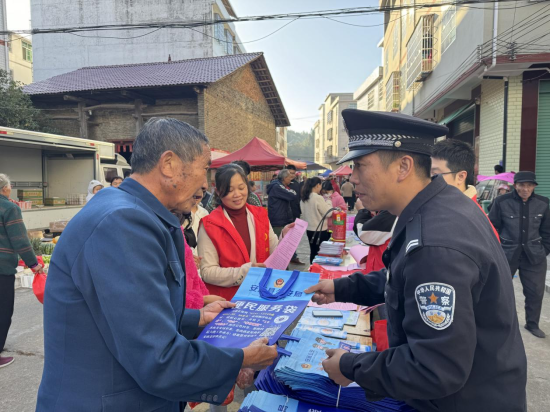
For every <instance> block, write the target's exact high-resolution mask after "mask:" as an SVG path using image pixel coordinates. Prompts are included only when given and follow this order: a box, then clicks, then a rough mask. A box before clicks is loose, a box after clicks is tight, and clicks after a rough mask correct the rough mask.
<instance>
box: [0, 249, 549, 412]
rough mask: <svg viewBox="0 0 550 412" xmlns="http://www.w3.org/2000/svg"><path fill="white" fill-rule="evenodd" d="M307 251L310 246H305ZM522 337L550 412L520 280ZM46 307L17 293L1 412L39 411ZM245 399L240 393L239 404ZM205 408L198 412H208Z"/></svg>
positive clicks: (534, 382)
mask: <svg viewBox="0 0 550 412" xmlns="http://www.w3.org/2000/svg"><path fill="white" fill-rule="evenodd" d="M305 247H307V244H306V245H305ZM305 247H301V248H300V254H299V255H300V259H301V260H302V261H306V260H307V257H306V253H305V252H306V250H305ZM514 288H515V292H516V298H517V302H516V303H517V310H518V316H519V319H520V325H521V334H522V336H523V341H524V344H525V347H526V350H527V358H528V361H529V378H528V383H527V401H528V405H529V408H528V410H529V412H550V338H547V339H537V338H535V337H534V336H532V335H531V334H530V333H529V332H527V331H526V330H525V329H524V328H523V324H524V311H523V294H522V292H521V285H520V282H519V279H518V278H516V279H514ZM540 326H541V328H542V329H543V330H544V331H546V332H547V333H549V334H550V294H546V295H545V301H544V306H543V312H542V317H541V324H540ZM43 342H44V341H43V328H42V305H41V304H40V303H39V302H38V300H36V298H35V296H34V295H33V293H32V290H30V289H17V290H16V291H15V314H14V317H13V323H12V327H11V329H10V333H9V336H8V341H7V344H6V350H5V351H4V352H3V353H2V355H4V356H15V357H16V361H15V363H13V364H12V365H10V366H8V367H6V368H2V369H0V411H2V412H31V411H34V409H35V403H36V393H37V390H38V385H39V384H40V378H41V376H42V367H43V363H44V348H43ZM241 399H242V391H237V393H236V400H237V401H240V400H241ZM228 409H229V412H235V411H237V409H238V402H234V403H233V404H231V405H230V406H229V408H228ZM207 410H208V407H207V406H206V405H201V406H200V407H198V408H196V409H195V411H199V412H204V411H207Z"/></svg>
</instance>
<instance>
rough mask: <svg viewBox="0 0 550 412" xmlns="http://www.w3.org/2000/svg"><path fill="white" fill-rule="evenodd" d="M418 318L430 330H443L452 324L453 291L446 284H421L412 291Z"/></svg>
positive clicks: (453, 308)
mask: <svg viewBox="0 0 550 412" xmlns="http://www.w3.org/2000/svg"><path fill="white" fill-rule="evenodd" d="M414 295H415V298H416V303H417V304H418V310H419V311H420V317H421V318H422V320H423V321H424V323H425V324H426V325H428V326H430V327H431V328H434V329H437V330H443V329H446V328H448V327H449V325H450V324H451V323H453V317H454V310H455V297H456V295H455V289H454V288H453V287H452V286H451V285H448V284H446V283H437V282H430V283H423V284H421V285H418V286H417V287H416V290H415V291H414Z"/></svg>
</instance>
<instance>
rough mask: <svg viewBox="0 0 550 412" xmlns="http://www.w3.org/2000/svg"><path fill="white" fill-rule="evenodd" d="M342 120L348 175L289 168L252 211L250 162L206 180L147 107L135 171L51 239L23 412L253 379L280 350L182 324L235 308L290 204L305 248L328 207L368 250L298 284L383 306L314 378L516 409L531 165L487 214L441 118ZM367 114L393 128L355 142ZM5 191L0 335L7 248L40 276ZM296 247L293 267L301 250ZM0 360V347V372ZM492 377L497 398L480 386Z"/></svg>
mask: <svg viewBox="0 0 550 412" xmlns="http://www.w3.org/2000/svg"><path fill="white" fill-rule="evenodd" d="M343 117H344V120H345V121H346V126H347V129H348V131H349V133H350V142H352V143H350V152H349V154H348V155H346V156H345V157H344V159H342V162H346V161H353V162H354V168H353V174H352V175H351V176H350V178H348V179H345V180H344V182H343V184H342V186H340V185H339V184H338V182H337V181H336V179H335V178H334V177H332V176H330V177H328V178H326V179H323V178H321V177H319V176H315V177H310V178H307V179H301V176H300V175H299V174H298V172H297V170H296V168H295V167H294V166H292V165H289V166H287V167H286V168H284V169H283V170H281V171H279V172H278V173H277V174H274V175H273V179H272V181H271V182H270V183H269V185H268V186H267V189H266V192H267V196H268V199H267V208H265V207H264V205H263V202H262V199H261V198H260V197H259V196H257V194H256V190H255V185H254V182H252V181H250V180H249V175H250V173H251V168H250V165H248V163H246V162H244V161H237V162H233V163H230V164H227V165H224V166H222V167H220V168H219V169H217V170H216V173H215V177H214V191H213V192H212V193H210V192H209V191H208V184H207V179H206V176H207V174H206V172H207V169H208V166H209V161H210V149H209V146H208V139H207V138H206V136H205V135H204V134H203V133H202V132H200V131H199V130H197V129H195V128H193V127H192V126H190V125H188V124H186V123H183V122H180V121H177V120H174V119H152V120H150V121H149V122H147V124H145V126H144V127H143V129H142V131H141V132H140V133H139V135H138V136H137V138H136V140H135V142H134V149H133V150H134V151H133V157H132V175H131V176H130V178H127V179H122V178H119V177H116V178H114V179H112V181H111V188H106V189H104V187H103V184H102V183H101V182H99V181H95V180H93V181H91V182H90V184H89V187H88V197H87V201H88V204H87V206H86V207H85V208H83V210H82V211H81V212H80V213H79V214H78V215H77V216H76V217H75V218H73V219H72V220H71V222H70V224H69V226H68V227H67V229H66V230H65V232H64V233H63V235H62V240H61V241H60V243H59V245H58V246H57V247H56V254H55V259H54V260H52V262H51V265H50V270H49V275H48V282H47V287H46V294H45V306H44V330H45V340H44V346H45V365H44V373H43V377H42V383H41V385H40V389H39V393H38V405H37V411H54V410H58V409H56V407H57V406H56V405H62V407H61V409H59V410H78V409H79V405H83V404H84V405H88V406H89V408H90V410H97V411H99V410H119V409H120V408H122V409H120V410H126V409H124V408H127V407H128V405H139V406H140V407H141V406H143V405H146V407H147V408H149V409H150V410H152V409H155V410H162V411H176V410H180V407H181V405H182V403H183V402H184V401H195V402H208V403H211V404H213V405H212V406H211V410H212V411H223V410H225V409H224V407H223V406H214V405H219V404H221V403H223V401H224V399H225V397H226V396H227V394H228V393H229V391H230V390H231V388H232V387H233V385H234V384H235V382H237V384H238V385H239V386H240V387H243V388H245V387H248V386H250V384H251V381H250V376H251V374H252V376H253V373H252V371H258V370H260V369H262V368H265V367H266V366H268V365H270V364H271V363H272V362H273V361H274V360H275V358H276V357H277V351H276V348H275V347H274V346H267V345H266V343H267V340H266V339H260V340H258V341H256V342H255V343H253V344H252V345H250V346H249V347H247V348H244V349H234V348H216V347H213V346H211V345H208V344H206V343H204V342H201V341H196V340H193V337H195V336H196V335H197V332H198V331H199V330H200V327H203V326H205V325H206V324H208V323H209V322H210V321H211V320H212V319H213V318H214V317H215V316H216V315H217V314H218V313H219V312H220V311H221V310H223V309H225V308H231V307H233V306H234V304H233V303H231V302H230V300H231V298H232V297H233V296H234V295H235V293H236V291H237V289H238V288H239V286H240V285H241V283H242V282H243V280H244V278H245V277H246V275H247V272H248V271H249V269H250V268H251V267H265V261H266V259H267V258H268V257H269V256H270V254H271V253H273V251H274V250H275V248H276V247H277V245H278V243H279V242H280V241H281V239H282V238H284V237H285V235H286V234H287V233H288V231H289V230H290V229H291V228H292V227H293V225H294V222H295V220H296V219H297V218H301V219H303V220H305V221H306V222H307V224H308V226H307V238H308V241H309V245H310V256H309V259H310V262H311V261H312V260H313V259H314V257H315V256H316V255H317V253H318V251H319V245H320V243H321V242H323V241H326V240H329V239H330V230H331V222H330V218H328V219H327V216H329V214H330V213H331V211H333V210H347V211H353V210H356V211H357V216H356V218H355V225H354V231H355V232H356V234H357V235H358V236H359V238H360V239H361V240H362V241H363V242H364V243H365V244H367V245H369V246H370V250H369V255H368V258H367V268H368V271H372V272H371V273H370V274H369V275H366V276H365V275H363V274H354V275H352V276H350V277H348V278H344V279H340V280H336V281H332V280H331V281H322V282H321V283H319V284H318V285H316V286H314V287H312V288H310V290H308V291H307V292H308V293H315V295H314V298H313V299H314V301H316V302H318V303H321V304H322V303H330V302H334V301H342V302H354V303H358V304H363V305H369V306H372V305H376V304H379V303H384V302H386V303H387V305H386V311H387V312H388V322H389V323H390V325H391V327H390V328H389V330H388V334H389V338H390V346H391V348H390V349H389V350H387V351H384V352H379V353H378V352H377V353H371V354H368V355H367V356H364V355H357V354H351V353H345V352H344V351H340V350H337V351H332V352H331V353H330V355H329V358H328V359H327V360H326V361H324V363H323V366H324V368H325V370H326V371H327V373H328V374H329V376H330V377H331V378H332V379H333V380H334V381H335V382H336V383H339V384H342V385H347V384H349V383H350V382H351V381H355V382H357V383H358V384H359V385H361V386H362V387H363V388H364V389H365V391H366V393H367V396H368V397H370V398H378V397H386V396H390V397H394V398H396V399H401V400H406V401H407V402H408V403H409V404H410V405H412V406H414V407H416V408H417V409H418V410H420V411H424V410H425V411H428V410H432V409H429V408H430V407H437V408H439V410H449V407H450V405H455V406H456V405H461V410H462V409H464V410H474V409H471V408H474V407H475V408H478V407H479V405H483V406H484V408H485V409H483V410H498V408H497V409H494V408H493V409H491V408H490V407H489V406H488V405H489V403H490V402H493V403H494V402H496V404H497V406H498V405H500V406H499V408H501V409H503V408H504V409H506V408H509V409H506V410H511V411H522V410H524V405H525V380H526V372H525V371H526V362H525V352H524V349H523V344H522V342H521V337H520V336H519V331H518V327H517V326H518V325H517V323H518V321H517V315H516V313H515V306H514V296H513V290H512V288H511V285H512V284H511V279H512V276H513V275H514V274H515V272H516V271H517V270H519V277H520V280H521V283H522V286H523V291H524V295H525V308H526V323H525V328H526V329H527V330H529V332H531V333H532V334H533V335H534V336H536V337H539V338H544V337H545V334H544V332H543V331H542V330H541V329H540V328H539V320H540V313H541V308H542V300H543V296H544V278H545V275H546V256H547V255H548V253H549V252H550V216H549V213H550V212H549V206H548V205H549V201H548V199H547V198H545V197H542V196H539V195H537V194H535V193H534V189H535V187H536V185H537V181H536V176H535V174H534V173H533V172H518V173H516V174H515V175H514V189H513V190H512V191H511V192H510V193H508V192H507V191H506V192H507V193H504V192H505V190H502V192H503V193H502V194H501V195H500V196H499V197H497V198H496V199H495V200H494V203H493V205H492V207H491V211H490V214H489V216H487V215H486V214H485V213H483V211H482V210H481V207H480V205H479V204H478V201H477V191H476V188H475V177H474V165H475V154H474V151H473V149H472V147H471V146H470V145H468V144H467V143H464V142H461V141H459V140H456V139H447V140H444V141H440V142H438V143H435V144H434V139H435V138H436V137H439V136H440V135H442V134H445V130H444V129H446V128H444V127H442V126H439V125H434V124H431V123H429V122H424V121H421V120H418V119H413V118H410V117H408V116H401V115H399V116H395V115H393V114H388V113H386V114H374V112H363V111H360V110H346V111H344V113H343ZM377 123H380V124H379V125H377ZM369 128H373V129H374V130H378V129H388V130H389V131H391V133H390V134H388V136H389V137H388V139H390V140H384V139H382V140H381V139H380V138H379V137H375V138H373V137H369V134H368V129H369ZM392 133H393V134H392ZM411 133H412V134H413V135H414V136H415V137H414V139H412V138H411V139H404V140H402V141H401V140H399V141H398V142H399V144H398V145H397V144H395V141H394V140H391V136H392V135H399V136H407V135H408V134H411ZM415 133H416V134H415ZM355 136H356V137H355ZM373 136H374V135H373ZM417 136H422V137H417ZM418 140H421V142H418ZM496 171H497V170H496V168H495V172H496ZM499 172H502V170H499ZM10 191H11V185H10V181H9V178H8V177H7V176H5V175H2V174H0V223H1V224H0V305H1V306H0V348H3V347H4V343H5V340H6V336H7V333H8V329H9V325H10V322H11V316H12V312H13V299H14V297H13V296H14V295H13V282H14V273H15V267H16V266H17V256H18V255H19V256H21V258H22V259H23V260H24V262H25V264H26V265H27V266H28V267H29V268H31V270H33V272H35V273H40V272H41V271H42V266H41V265H40V264H38V261H37V260H36V256H35V255H34V252H33V251H32V247H31V246H30V242H29V240H28V238H27V236H26V229H25V226H24V224H23V221H22V217H21V211H20V210H19V208H18V207H17V206H16V205H14V204H13V202H10V201H9V198H10ZM499 194H500V193H499ZM464 199H467V201H466V200H464ZM293 262H294V263H299V264H300V263H301V262H300V260H299V259H298V257H297V256H296V255H295V256H294V257H293ZM390 267H391V269H392V270H391V272H388V271H386V268H388V269H389V268H390ZM390 273H391V274H390ZM182 290H183V291H184V293H181V292H182ZM430 293H431V294H430ZM428 299H430V300H431V305H428V306H426V302H427V300H428ZM437 308H439V309H437ZM441 313H443V315H442V314H441ZM451 324H452V326H451ZM489 330H491V333H488V331H489ZM502 353H506V354H509V357H507V359H506V360H503V358H502V356H501V354H502ZM11 362H13V358H5V357H0V367H2V366H7V365H9V364H10V363H11ZM243 371H249V372H250V373H248V372H247V373H243ZM489 374H490V375H491V376H490V377H489ZM404 376H406V377H407V380H406V381H404V380H403V377H404ZM496 392H498V393H500V394H501V395H502V396H499V397H498V398H499V399H498V400H496V401H495V396H494V395H495V393H496ZM106 399H108V400H106ZM427 400H428V401H427ZM105 405H107V407H106V406H105ZM121 405H122V406H123V407H122V406H121ZM430 405H431V406H430ZM491 405H494V404H491ZM102 408H103V409H102ZM109 408H111V409H109ZM117 408H119V409H117ZM149 409H148V410H149ZM476 410H480V409H479V408H478V409H476Z"/></svg>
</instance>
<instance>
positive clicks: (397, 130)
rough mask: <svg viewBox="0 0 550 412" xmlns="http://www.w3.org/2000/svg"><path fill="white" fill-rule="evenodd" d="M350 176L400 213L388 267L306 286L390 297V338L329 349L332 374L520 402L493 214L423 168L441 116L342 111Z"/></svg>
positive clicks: (375, 299)
mask: <svg viewBox="0 0 550 412" xmlns="http://www.w3.org/2000/svg"><path fill="white" fill-rule="evenodd" d="M342 117H343V118H344V122H345V126H346V130H348V133H349V142H350V143H349V149H350V151H349V153H348V154H347V155H346V156H344V158H343V159H342V160H341V162H345V161H349V160H353V161H354V163H355V167H354V168H353V174H352V179H351V181H352V183H354V184H355V185H356V193H357V195H358V197H359V198H360V199H361V201H362V203H363V205H364V206H365V208H366V209H368V210H387V211H388V212H390V213H391V214H393V215H395V216H398V220H397V224H396V226H395V229H394V231H393V235H392V240H391V241H390V244H389V245H388V248H387V250H386V252H385V253H384V255H383V261H384V265H385V267H386V269H384V270H381V271H378V272H371V273H369V274H368V275H363V274H362V273H356V274H353V275H351V276H349V277H347V278H342V279H336V280H324V281H322V282H320V283H319V284H317V285H316V286H313V287H311V288H309V289H308V290H306V293H311V292H315V295H314V297H313V300H314V301H315V302H317V303H320V304H325V303H330V302H333V301H339V302H353V303H357V304H361V305H367V306H373V305H376V304H379V303H384V302H385V303H386V305H385V306H386V309H387V311H388V340H389V344H390V347H389V349H387V350H385V351H382V352H369V353H364V354H354V353H349V352H346V351H344V350H340V349H336V350H328V351H327V355H328V356H329V357H328V358H327V359H325V360H324V361H323V367H324V370H325V371H326V372H327V374H328V376H329V377H330V378H331V379H332V380H333V381H334V382H336V384H340V385H349V384H350V383H351V382H356V383H357V384H359V385H360V386H361V387H362V388H363V389H364V391H365V394H366V396H367V398H369V399H373V400H375V399H381V398H384V397H391V398H394V399H397V400H401V401H404V402H406V403H407V404H408V405H410V406H412V407H413V408H415V409H416V410H418V411H420V412H437V411H445V412H449V411H483V412H500V411H506V412H525V410H526V384H527V358H526V356H525V349H524V347H523V342H522V339H521V334H520V331H519V326H518V319H517V313H516V306H515V298H514V288H513V285H512V279H511V277H510V274H509V267H508V264H507V263H506V258H505V256H504V252H503V251H502V248H501V246H500V244H499V242H498V240H497V238H496V237H495V235H494V233H493V231H492V228H491V225H490V224H489V220H488V219H487V217H486V216H485V215H484V214H483V212H482V211H481V210H480V209H479V207H478V206H477V205H475V204H474V203H473V202H472V201H471V200H470V199H468V198H467V197H466V196H464V195H463V194H462V193H461V192H460V191H459V190H456V188H454V187H452V186H449V185H447V183H446V182H445V180H444V179H443V177H442V176H437V177H435V178H434V179H433V180H432V179H431V178H430V168H431V160H430V154H431V151H432V148H433V145H434V141H435V138H437V137H439V136H444V135H446V134H447V133H448V129H447V128H446V127H443V126H440V125H437V124H434V123H430V122H427V121H425V120H421V119H417V118H414V117H412V116H407V115H403V114H400V113H387V112H371V111H362V110H354V109H346V110H344V111H343V112H342Z"/></svg>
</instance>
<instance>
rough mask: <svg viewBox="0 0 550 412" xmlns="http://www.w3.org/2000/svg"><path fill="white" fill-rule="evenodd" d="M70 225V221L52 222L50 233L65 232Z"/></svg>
mask: <svg viewBox="0 0 550 412" xmlns="http://www.w3.org/2000/svg"><path fill="white" fill-rule="evenodd" d="M68 223H69V221H68V220H56V221H55V222H50V232H63V230H65V227H66V226H67V224H68Z"/></svg>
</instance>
